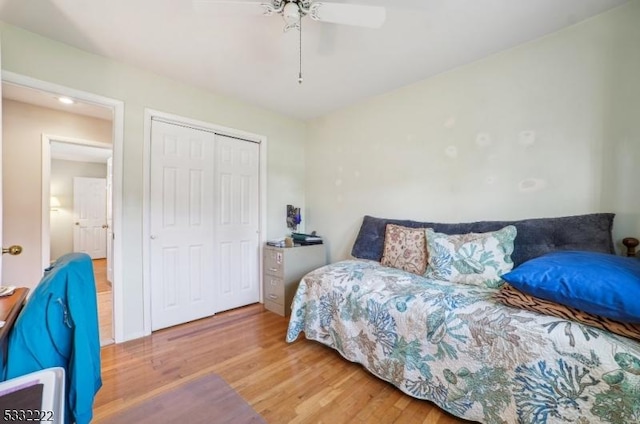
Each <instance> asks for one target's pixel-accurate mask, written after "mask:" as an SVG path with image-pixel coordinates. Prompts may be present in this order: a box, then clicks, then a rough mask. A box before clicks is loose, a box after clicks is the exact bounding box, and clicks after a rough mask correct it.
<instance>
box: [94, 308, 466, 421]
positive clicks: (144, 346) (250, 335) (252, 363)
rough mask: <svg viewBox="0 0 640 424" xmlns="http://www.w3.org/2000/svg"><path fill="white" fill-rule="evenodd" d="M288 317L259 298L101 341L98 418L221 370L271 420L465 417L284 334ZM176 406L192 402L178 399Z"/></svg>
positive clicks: (331, 352)
mask: <svg viewBox="0 0 640 424" xmlns="http://www.w3.org/2000/svg"><path fill="white" fill-rule="evenodd" d="M287 323H288V320H287V318H284V317H281V316H279V315H277V314H274V313H272V312H269V311H267V310H265V309H264V308H263V306H262V305H260V304H256V305H251V306H247V307H244V308H239V309H236V310H232V311H229V312H224V313H221V314H218V315H215V316H213V317H211V318H206V319H202V320H199V321H195V322H192V323H188V324H184V325H181V326H177V327H173V328H169V329H165V330H161V331H157V332H155V333H153V335H151V336H149V337H145V338H142V339H138V340H133V341H131V342H127V343H122V344H117V345H116V344H114V345H109V346H105V347H103V348H102V378H103V387H102V389H101V390H100V392H99V393H98V396H97V398H96V402H95V404H94V418H95V421H94V422H96V423H100V422H103V423H104V422H113V421H111V420H110V418H112V417H113V416H114V415H116V414H118V413H120V412H121V411H123V410H126V409H127V408H129V407H132V406H135V405H139V404H140V403H142V402H143V401H145V400H146V399H150V398H151V397H153V396H156V395H159V394H162V393H165V392H167V391H168V390H171V389H173V388H175V387H178V386H181V385H184V384H185V383H187V382H190V381H192V380H194V379H196V378H198V377H201V376H203V375H207V374H209V373H217V374H219V375H220V376H221V377H222V378H224V380H225V381H226V382H227V383H228V384H229V385H230V386H231V387H233V388H234V389H235V390H236V391H237V393H238V394H239V395H240V396H242V397H243V398H244V399H245V400H246V401H247V402H248V403H249V404H250V405H251V406H252V408H253V409H254V410H255V411H256V412H258V413H259V414H260V415H261V416H262V417H263V418H264V419H265V420H266V421H267V422H269V423H376V422H377V423H433V424H453V423H464V422H466V421H463V420H459V419H457V418H454V417H453V416H451V415H449V414H447V413H445V412H443V411H441V410H440V409H439V408H437V407H436V406H434V405H433V404H431V403H430V402H426V401H421V400H417V399H413V398H411V397H409V396H407V395H405V394H404V393H402V392H401V391H399V390H398V389H396V388H395V387H393V386H392V385H390V384H388V383H385V382H383V381H381V380H379V379H378V378H376V377H374V376H373V375H371V374H369V373H368V372H367V371H366V370H364V368H362V367H361V366H360V365H358V364H354V363H351V362H349V361H347V360H345V359H344V358H342V356H340V354H338V353H337V352H336V351H334V350H332V349H329V348H327V347H325V346H323V345H321V344H319V343H317V342H312V341H309V340H306V339H304V338H300V339H298V340H297V341H296V342H294V343H291V344H288V343H286V342H285V341H284V338H285V334H286V329H287ZM173 407H175V408H181V409H183V410H184V411H185V412H188V411H189V407H190V405H188V404H181V403H180V401H179V400H178V401H176V403H175V405H173Z"/></svg>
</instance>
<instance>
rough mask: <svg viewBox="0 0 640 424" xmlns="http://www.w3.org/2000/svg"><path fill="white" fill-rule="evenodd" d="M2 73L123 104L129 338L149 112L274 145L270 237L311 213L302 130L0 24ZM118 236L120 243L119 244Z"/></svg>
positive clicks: (137, 300)
mask: <svg viewBox="0 0 640 424" xmlns="http://www.w3.org/2000/svg"><path fill="white" fill-rule="evenodd" d="M0 31H1V40H2V68H3V69H4V70H7V71H11V72H15V73H18V74H22V75H26V76H29V77H32V78H36V79H40V80H44V81H47V82H51V83H55V84H59V85H63V86H67V87H71V88H74V89H78V90H83V91H87V92H90V93H95V94H98V95H101V96H105V97H109V98H114V99H118V100H122V101H123V102H124V104H125V107H124V109H125V119H124V160H123V181H124V183H123V185H124V186H123V216H124V219H123V228H122V234H120V236H121V237H122V246H123V250H124V251H123V252H122V253H123V254H122V257H123V264H122V265H123V273H124V279H123V282H122V284H123V285H124V290H125V296H124V302H125V305H123V306H124V314H125V317H124V333H125V338H130V337H136V336H139V335H141V334H142V333H143V311H142V304H143V292H142V273H143V269H142V242H143V241H142V202H143V176H142V164H143V141H144V140H143V125H144V109H145V108H151V109H155V110H160V111H163V112H167V113H173V114H176V115H181V116H185V117H188V118H192V119H197V120H201V121H206V122H211V123H214V124H217V125H222V126H226V127H231V128H236V129H240V130H243V131H248V132H252V133H256V134H261V135H264V136H266V137H267V139H268V143H267V146H268V151H267V162H268V168H267V211H266V213H267V237H268V238H273V237H276V236H281V235H282V234H284V232H285V230H286V223H285V211H286V209H285V208H286V205H287V204H295V205H301V206H302V205H304V200H305V199H304V143H303V142H302V141H303V140H304V138H305V134H306V133H305V131H306V127H305V124H304V123H303V122H300V121H297V120H294V119H289V118H287V117H284V116H282V115H279V114H277V113H274V112H270V111H267V110H264V109H261V108H258V107H255V106H251V105H248V104H245V103H242V102H240V101H237V100H234V99H230V98H226V97H222V96H218V95H215V94H212V93H209V92H205V91H203V90H201V89H198V88H196V87H193V86H189V85H186V84H182V83H179V82H176V81H174V80H171V79H167V78H164V77H160V76H158V75H155V74H152V73H149V72H146V71H143V70H141V69H137V68H134V67H130V66H127V65H124V64H122V63H118V62H115V61H112V60H109V59H106V58H104V57H100V56H97V55H93V54H88V53H86V52H83V51H81V50H78V49H75V48H72V47H69V46H68V45H65V44H62V43H58V42H55V41H52V40H50V39H47V38H44V37H41V36H39V35H36V34H33V33H30V32H27V31H24V30H22V29H19V28H16V27H13V26H11V25H8V24H4V23H2V24H0ZM117 236H118V235H116V237H117Z"/></svg>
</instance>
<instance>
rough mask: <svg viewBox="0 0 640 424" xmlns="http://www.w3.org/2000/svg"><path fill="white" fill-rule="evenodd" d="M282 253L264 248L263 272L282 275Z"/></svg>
mask: <svg viewBox="0 0 640 424" xmlns="http://www.w3.org/2000/svg"><path fill="white" fill-rule="evenodd" d="M283 269H284V255H283V254H282V252H281V251H278V250H271V249H265V251H264V272H265V273H266V274H271V275H275V276H278V277H280V278H282V277H283V272H284V271H283Z"/></svg>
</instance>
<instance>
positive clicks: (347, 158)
mask: <svg viewBox="0 0 640 424" xmlns="http://www.w3.org/2000/svg"><path fill="white" fill-rule="evenodd" d="M639 23H640V2H631V3H630V4H628V5H627V6H624V7H622V8H618V9H615V10H613V11H611V12H609V13H607V14H605V15H601V16H599V17H596V18H594V19H591V20H589V21H586V22H583V23H580V24H578V25H575V26H573V27H570V28H568V29H565V30H563V31H561V32H558V33H555V34H552V35H550V36H547V37H545V38H542V39H539V40H536V41H533V42H530V43H527V44H524V45H521V46H519V47H517V48H514V49H511V50H508V51H505V52H502V53H500V54H496V55H493V56H490V57H488V58H485V59H483V60H481V61H478V62H475V63H472V64H469V65H467V66H464V67H460V68H458V69H455V70H453V71H451V72H448V73H445V74H441V75H439V76H436V77H433V78H429V79H426V80H424V81H421V82H419V83H416V84H413V85H411V86H407V87H404V88H401V89H399V90H396V91H393V92H389V93H386V94H384V95H381V96H378V97H375V98H372V99H369V100H368V101H364V102H362V103H360V104H357V105H355V106H353V107H350V108H347V109H344V110H341V111H338V112H335V113H332V114H329V115H327V116H324V117H322V118H319V119H316V120H314V121H313V122H311V123H310V127H309V139H308V142H307V149H306V155H307V168H306V193H307V198H306V200H307V201H306V206H307V213H306V214H307V216H308V217H309V220H308V223H307V229H308V230H314V229H315V230H317V231H318V232H319V233H320V234H323V235H325V236H326V238H327V240H328V242H329V244H330V257H331V259H332V260H339V259H343V258H346V257H348V256H349V253H350V250H351V246H352V244H353V241H354V239H355V236H356V234H357V231H358V228H359V226H360V223H361V222H362V217H363V215H365V214H369V215H374V216H380V217H389V218H391V217H393V218H408V219H416V220H433V221H445V222H457V221H472V220H498V219H520V218H530V217H545V216H560V215H569V214H580V213H589V212H596V211H613V212H617V213H618V217H617V218H616V223H615V228H614V233H615V238H616V241H617V242H619V239H620V238H621V237H622V236H623V235H635V236H638V235H640V200H639V196H638V191H639V190H638V177H637V175H638V172H637V166H638V163H640V162H639V161H638V159H639V154H640V110H639V107H640V93H639V90H640V78H638V75H640V59H639V57H638V56H639V54H640V47H639V46H640V24H639ZM381 66H402V64H381Z"/></svg>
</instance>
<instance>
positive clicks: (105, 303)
mask: <svg viewBox="0 0 640 424" xmlns="http://www.w3.org/2000/svg"><path fill="white" fill-rule="evenodd" d="M93 275H94V278H95V280H96V291H97V294H98V323H99V326H100V328H99V329H100V345H101V346H104V345H108V344H111V343H113V290H112V288H111V283H110V282H109V281H107V260H106V259H94V260H93Z"/></svg>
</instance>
